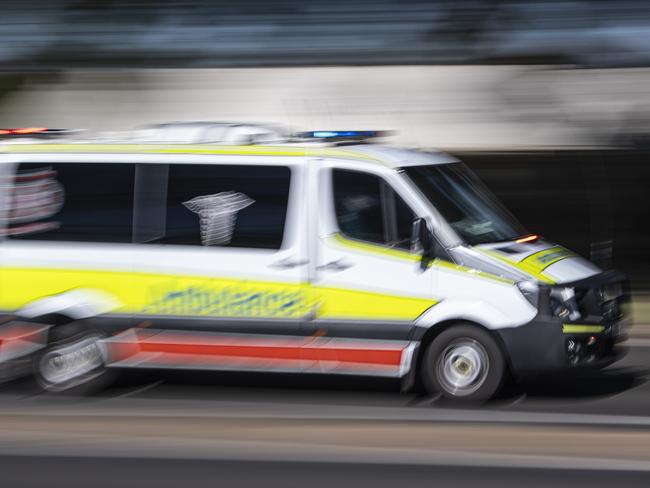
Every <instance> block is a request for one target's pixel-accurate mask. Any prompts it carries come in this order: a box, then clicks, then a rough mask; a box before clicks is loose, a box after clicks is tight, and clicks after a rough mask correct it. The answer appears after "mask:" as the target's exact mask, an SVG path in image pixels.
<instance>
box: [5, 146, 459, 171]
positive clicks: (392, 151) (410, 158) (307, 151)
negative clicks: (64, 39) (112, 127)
mask: <svg viewBox="0 0 650 488" xmlns="http://www.w3.org/2000/svg"><path fill="white" fill-rule="evenodd" d="M0 153H5V154H48V153H49V154H71V153H74V154H193V155H224V156H227V155H233V156H283V157H301V156H302V157H314V158H337V159H351V160H358V161H367V162H375V163H377V164H380V165H382V166H387V167H390V168H400V167H403V166H413V165H423V164H444V163H452V162H456V161H457V160H456V159H455V158H453V157H452V156H449V155H447V154H444V153H439V152H425V151H419V150H415V149H403V148H396V147H391V146H384V145H379V144H353V145H345V146H333V145H331V144H318V143H298V144H282V145H264V146H259V145H246V146H225V145H217V144H175V145H169V144H111V143H103V144H95V143H67V144H66V143H59V144H51V143H34V144H30V143H20V144H14V143H8V144H0Z"/></svg>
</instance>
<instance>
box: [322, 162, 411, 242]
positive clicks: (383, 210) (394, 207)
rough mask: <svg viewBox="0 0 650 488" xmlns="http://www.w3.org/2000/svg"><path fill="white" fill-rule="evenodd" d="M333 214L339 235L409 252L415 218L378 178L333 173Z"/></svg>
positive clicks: (404, 204) (357, 173)
mask: <svg viewBox="0 0 650 488" xmlns="http://www.w3.org/2000/svg"><path fill="white" fill-rule="evenodd" d="M332 181H333V186H334V210H335V212H336V220H337V223H338V226H339V229H340V231H341V232H342V233H343V234H344V235H346V236H348V237H351V238H353V239H358V240H362V241H366V242H372V243H375V244H382V245H386V246H390V247H396V248H400V249H406V250H408V249H409V248H410V241H411V226H412V224H413V220H414V218H415V214H414V213H413V211H412V210H411V209H410V208H409V207H408V206H407V205H406V203H405V202H404V200H402V199H401V198H400V196H399V195H397V194H396V193H395V192H394V191H393V189H392V188H391V187H390V186H389V185H388V184H387V183H386V182H385V181H384V180H383V179H381V178H380V177H378V176H375V175H371V174H369V173H362V172H359V171H348V170H340V169H335V170H334V171H333V173H332Z"/></svg>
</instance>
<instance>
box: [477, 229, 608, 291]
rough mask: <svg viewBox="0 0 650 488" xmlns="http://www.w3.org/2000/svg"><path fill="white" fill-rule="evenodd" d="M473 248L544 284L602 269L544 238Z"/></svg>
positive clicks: (578, 278)
mask: <svg viewBox="0 0 650 488" xmlns="http://www.w3.org/2000/svg"><path fill="white" fill-rule="evenodd" d="M473 249H474V250H476V251H478V252H479V253H480V254H483V255H484V256H489V257H491V258H493V259H495V260H497V261H499V262H500V263H504V264H507V265H509V266H510V267H512V268H515V270H516V271H517V272H518V274H521V273H523V274H525V275H527V276H529V277H530V278H532V279H535V280H537V281H540V282H542V283H549V284H555V283H569V282H573V281H578V280H581V279H584V278H588V277H590V276H593V275H596V274H598V273H600V272H601V269H600V268H598V267H597V266H595V265H594V264H592V263H591V262H590V261H588V260H586V259H585V258H583V257H582V256H579V255H578V254H576V253H574V252H572V251H570V250H568V249H566V248H564V247H562V246H558V245H557V244H553V243H552V242H548V241H546V240H543V239H540V240H538V241H535V242H526V243H521V244H518V243H515V242H500V243H496V244H481V245H479V246H474V248H473Z"/></svg>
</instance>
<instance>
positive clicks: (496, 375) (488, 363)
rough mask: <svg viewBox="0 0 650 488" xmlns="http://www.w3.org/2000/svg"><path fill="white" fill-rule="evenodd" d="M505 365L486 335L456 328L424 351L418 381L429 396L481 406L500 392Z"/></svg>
mask: <svg viewBox="0 0 650 488" xmlns="http://www.w3.org/2000/svg"><path fill="white" fill-rule="evenodd" d="M505 375H506V362H505V359H504V357H503V353H502V351H501V348H500V347H499V344H497V342H496V341H495V340H494V338H492V336H491V335H490V333H489V332H487V331H486V330H483V329H481V328H479V327H477V326H474V325H471V324H458V325H456V326H452V327H450V328H449V329H447V330H445V331H443V332H441V333H440V335H439V336H438V337H436V338H435V339H434V341H433V342H432V343H431V344H430V345H429V347H427V349H426V350H425V352H424V357H423V358H422V363H421V378H422V383H423V384H424V387H425V389H426V390H427V392H428V393H430V394H441V395H443V396H444V397H445V398H449V399H452V400H460V401H471V402H483V401H486V400H489V399H490V398H492V397H493V396H494V395H495V394H496V393H497V392H498V391H499V389H500V388H501V385H502V384H503V380H504V378H505Z"/></svg>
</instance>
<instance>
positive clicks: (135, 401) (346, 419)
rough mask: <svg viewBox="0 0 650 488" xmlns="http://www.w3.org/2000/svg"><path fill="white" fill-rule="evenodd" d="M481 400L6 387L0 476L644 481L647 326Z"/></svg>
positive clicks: (275, 380) (348, 386)
mask: <svg viewBox="0 0 650 488" xmlns="http://www.w3.org/2000/svg"><path fill="white" fill-rule="evenodd" d="M633 344H634V345H633V347H631V348H630V352H629V354H628V355H627V356H626V357H625V358H624V359H623V360H622V361H620V362H619V363H617V364H615V365H613V366H611V367H610V368H608V369H606V370H605V371H603V372H601V373H597V374H580V375H571V376H569V375H563V376H562V377H554V378H546V379H540V380H537V381H535V382H529V383H527V384H524V385H518V386H511V387H509V388H508V389H507V390H506V391H505V392H504V393H503V394H502V395H501V396H500V397H499V398H497V399H495V400H493V401H492V402H490V403H488V404H485V405H463V406H458V405H451V404H449V403H448V402H446V401H444V400H442V399H439V398H431V397H427V396H419V395H416V394H412V393H409V394H401V393H399V391H398V385H397V384H396V383H395V382H392V381H383V380H377V379H372V380H370V379H366V378H353V377H343V378H332V377H316V376H292V375H273V374H266V375H265V374H256V375H253V374H232V373H228V374H225V373H219V374H198V373H192V374H187V373H185V374H175V373H158V372H151V373H137V374H127V375H124V376H123V377H122V378H121V380H120V381H119V382H118V383H117V384H115V385H114V386H112V387H111V388H108V389H106V390H104V391H101V392H97V393H96V394H94V395H92V396H89V397H72V396H52V395H43V394H37V393H36V391H35V390H34V389H33V388H32V386H31V385H30V383H29V382H25V381H23V382H17V383H13V384H10V385H5V386H4V387H3V388H2V389H1V390H0V480H2V486H8V487H11V486H20V487H23V486H25V487H30V486H63V485H65V486H78V485H81V484H83V485H89V484H92V485H93V486H98V487H101V486H153V485H155V486H157V487H165V486H175V487H176V486H183V487H189V486H206V485H209V486H261V485H264V486H279V485H280V484H282V485H283V486H297V485H298V484H309V485H311V486H325V485H328V486H330V485H331V484H332V483H340V484H344V485H346V486H348V485H352V484H354V485H358V486H394V485H395V484H397V483H408V484H409V485H413V486H419V485H424V484H425V483H426V484H427V485H431V484H432V483H433V484H434V485H436V486H452V485H453V486H455V487H463V486H486V487H487V486H499V487H508V486H550V485H551V484H559V485H560V486H564V485H567V486H568V485H572V486H587V485H590V486H611V485H612V484H618V485H621V486H650V415H649V414H648V406H649V405H650V382H648V379H649V378H650V342H649V341H643V340H636V341H635V342H634V343H633Z"/></svg>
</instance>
